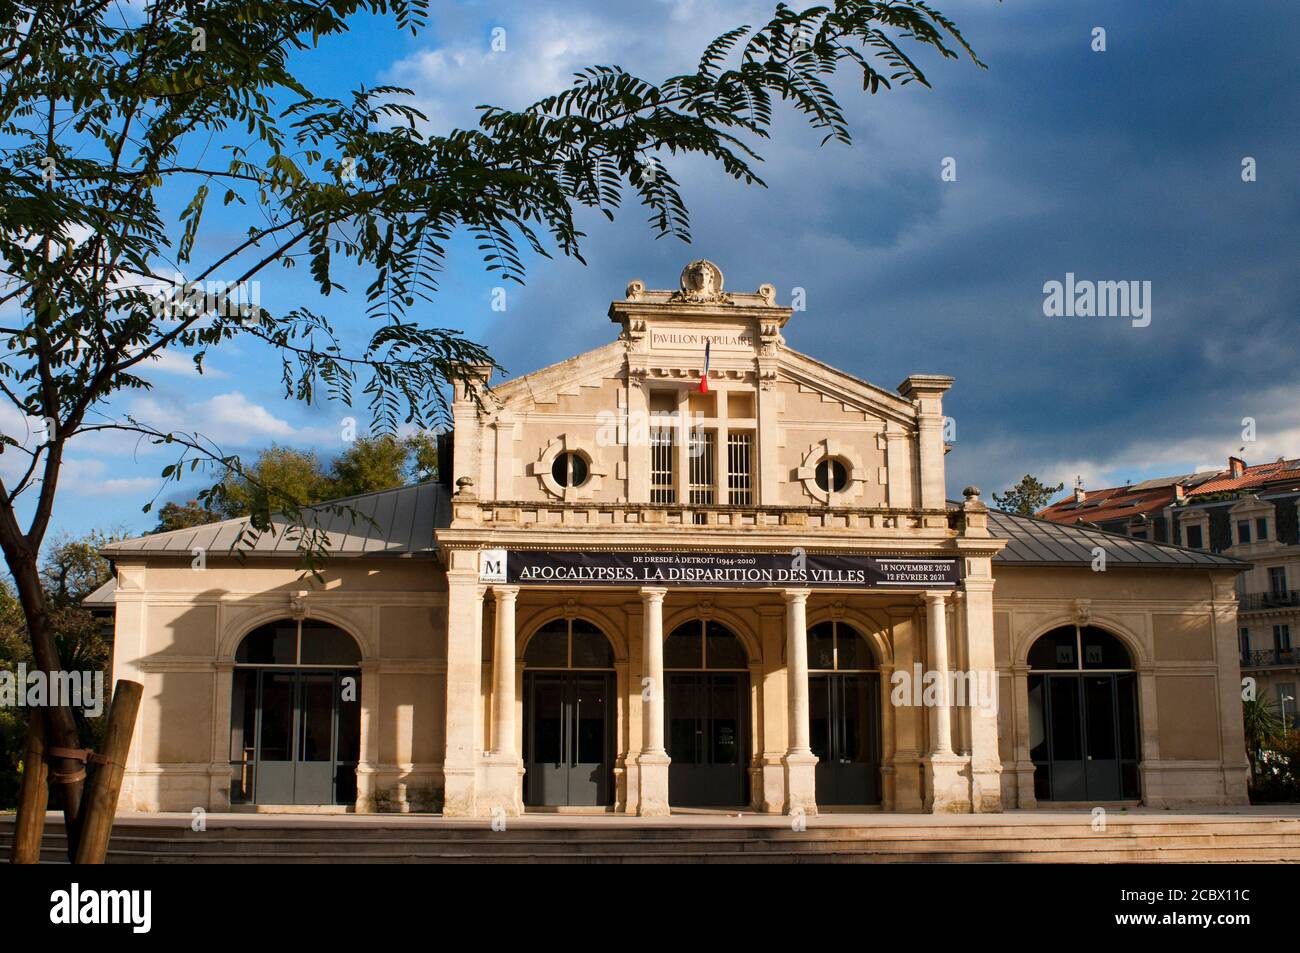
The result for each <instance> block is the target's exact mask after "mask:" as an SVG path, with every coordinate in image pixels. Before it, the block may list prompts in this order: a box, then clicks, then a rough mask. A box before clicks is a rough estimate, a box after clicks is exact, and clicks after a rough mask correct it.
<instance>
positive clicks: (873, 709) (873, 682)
mask: <svg viewBox="0 0 1300 953" xmlns="http://www.w3.org/2000/svg"><path fill="white" fill-rule="evenodd" d="M808 669H809V673H808V709H809V727H810V740H811V743H812V751H813V754H815V755H816V756H817V768H816V776H817V803H818V804H879V803H880V668H879V665H878V663H877V662H876V656H875V653H874V652H872V651H871V645H870V644H869V643H868V642H867V639H866V637H865V636H864V635H863V634H862V633H861V632H859V631H858V630H857V629H856V628H854V627H853V626H852V625H849V624H848V623H847V622H840V621H837V620H830V621H827V622H821V623H818V624H817V625H814V626H813V627H812V628H810V629H809V630H808Z"/></svg>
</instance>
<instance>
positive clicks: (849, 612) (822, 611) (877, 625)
mask: <svg viewBox="0 0 1300 953" xmlns="http://www.w3.org/2000/svg"><path fill="white" fill-rule="evenodd" d="M807 621H808V628H809V629H811V628H812V627H813V626H815V625H820V624H821V623H823V622H830V621H838V622H847V623H848V624H849V625H851V626H853V627H854V628H855V629H857V630H858V632H859V633H860V634H861V635H862V637H863V638H865V639H866V640H867V644H868V645H870V646H871V651H872V652H874V653H875V655H876V667H877V668H880V669H890V670H892V669H893V667H894V628H893V623H891V622H890V621H889V619H888V618H883V619H882V618H881V616H880V615H879V614H878V613H876V612H872V611H871V610H869V609H864V610H853V609H850V608H848V607H847V606H833V605H829V606H821V607H820V608H818V609H815V610H811V611H809V613H808V620H807ZM785 651H786V644H785V639H784V638H782V639H781V662H782V663H783V664H784V662H785Z"/></svg>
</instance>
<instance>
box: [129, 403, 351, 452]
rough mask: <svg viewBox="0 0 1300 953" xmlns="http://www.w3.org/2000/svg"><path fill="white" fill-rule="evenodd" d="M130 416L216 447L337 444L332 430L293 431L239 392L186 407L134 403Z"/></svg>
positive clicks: (289, 426) (288, 425)
mask: <svg viewBox="0 0 1300 953" xmlns="http://www.w3.org/2000/svg"><path fill="white" fill-rule="evenodd" d="M131 415H132V416H133V417H134V418H135V419H136V420H138V421H140V422H141V423H142V424H147V425H149V426H152V427H156V428H158V429H160V430H176V431H184V432H187V433H194V432H197V433H200V434H202V435H203V436H204V437H207V438H208V439H209V440H212V441H214V442H216V443H217V444H220V445H223V446H224V445H229V446H233V447H246V446H252V445H261V444H265V443H268V442H270V441H277V442H280V443H294V444H302V443H312V442H315V441H325V440H337V439H338V432H337V431H336V430H334V429H332V428H321V427H297V426H294V425H293V424H291V423H290V422H289V421H288V420H285V419H284V418H282V417H277V416H276V415H275V414H273V413H271V411H269V410H267V409H266V408H265V407H263V406H262V405H261V404H258V403H256V402H254V401H252V400H249V399H248V397H247V396H245V395H244V394H243V393H242V392H241V391H229V392H227V393H224V394H217V395H216V396H214V397H210V398H207V399H206V400H202V401H196V402H193V403H188V404H171V403H164V402H163V401H162V400H159V399H158V398H156V397H153V396H149V397H142V398H139V399H138V400H136V402H135V403H134V405H133V406H132V409H131Z"/></svg>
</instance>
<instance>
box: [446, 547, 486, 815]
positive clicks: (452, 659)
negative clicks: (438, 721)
mask: <svg viewBox="0 0 1300 953" xmlns="http://www.w3.org/2000/svg"><path fill="white" fill-rule="evenodd" d="M448 562H449V565H448V568H447V682H446V685H447V691H446V696H447V708H446V722H445V724H446V749H445V751H444V753H443V766H442V771H443V811H442V812H443V814H444V815H445V816H447V817H473V816H475V814H476V813H478V809H479V807H480V805H479V803H478V800H477V792H478V765H479V760H480V755H481V752H480V750H479V745H478V744H477V741H478V726H477V725H476V722H477V721H478V719H479V717H480V714H479V713H480V708H479V700H480V693H481V690H482V684H481V683H482V666H483V594H484V592H483V588H482V587H481V586H480V585H479V580H478V553H477V552H476V551H474V550H468V549H463V550H451V551H450V552H449V553H448ZM489 810H490V805H483V812H484V813H487V812H488V811H489Z"/></svg>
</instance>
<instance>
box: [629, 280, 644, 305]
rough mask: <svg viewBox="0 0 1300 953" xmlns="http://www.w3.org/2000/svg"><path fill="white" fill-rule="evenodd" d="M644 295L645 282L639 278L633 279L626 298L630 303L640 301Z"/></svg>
mask: <svg viewBox="0 0 1300 953" xmlns="http://www.w3.org/2000/svg"><path fill="white" fill-rule="evenodd" d="M643 294H645V282H644V281H642V280H641V279H639V278H633V279H632V280H631V281H629V282H628V283H627V293H626V294H625V295H624V297H626V298H627V300H628V301H639V300H640V299H641V296H642V295H643Z"/></svg>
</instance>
